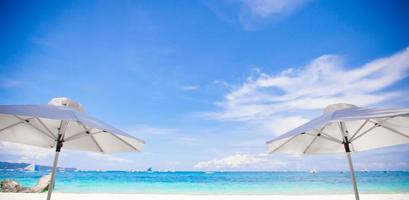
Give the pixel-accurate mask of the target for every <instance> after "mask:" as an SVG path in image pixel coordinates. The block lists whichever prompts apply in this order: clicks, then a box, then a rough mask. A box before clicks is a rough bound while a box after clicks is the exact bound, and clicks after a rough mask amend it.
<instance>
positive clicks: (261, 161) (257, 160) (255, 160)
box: [194, 154, 287, 170]
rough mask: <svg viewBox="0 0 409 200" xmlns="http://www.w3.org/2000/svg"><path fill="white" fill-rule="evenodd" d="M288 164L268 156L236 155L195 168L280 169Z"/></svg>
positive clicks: (206, 162) (199, 164) (204, 163)
mask: <svg viewBox="0 0 409 200" xmlns="http://www.w3.org/2000/svg"><path fill="white" fill-rule="evenodd" d="M286 164H287V163H286V162H284V161H281V160H278V159H273V158H272V157H271V156H268V155H267V154H234V155H230V156H227V157H225V158H221V159H214V160H209V161H201V162H198V163H197V164H196V165H195V166H194V168H196V169H206V170H221V169H223V170H229V169H235V170H239V169H256V170H257V169H258V170H262V169H269V170H272V169H278V168H282V167H283V166H285V165H286Z"/></svg>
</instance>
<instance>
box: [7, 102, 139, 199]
mask: <svg viewBox="0 0 409 200" xmlns="http://www.w3.org/2000/svg"><path fill="white" fill-rule="evenodd" d="M0 140H3V141H8V142H15V143H22V144H28V145H34V146H39V147H44V148H55V150H56V153H55V158H54V163H53V168H52V174H51V181H50V185H49V190H48V195H47V200H49V199H50V198H51V193H52V190H53V188H54V181H55V173H56V169H57V162H58V156H59V152H60V150H61V148H62V147H63V146H64V148H65V149H74V150H83V151H91V152H98V153H117V152H132V151H141V150H142V146H143V145H144V143H145V142H144V141H142V140H139V139H137V138H135V137H133V136H130V135H128V134H126V133H124V132H123V131H121V130H118V129H116V128H114V127H112V126H110V125H108V124H106V123H104V122H102V121H99V120H97V119H95V118H93V117H91V116H89V115H87V114H86V113H85V112H84V110H83V108H82V107H81V106H80V105H79V104H78V103H76V102H74V101H72V100H70V99H68V98H54V99H52V100H51V101H50V102H49V104H48V105H0Z"/></svg>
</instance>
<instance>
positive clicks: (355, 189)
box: [344, 137, 359, 200]
mask: <svg viewBox="0 0 409 200" xmlns="http://www.w3.org/2000/svg"><path fill="white" fill-rule="evenodd" d="M344 147H345V152H346V154H347V157H348V164H349V171H350V172H351V177H352V186H353V187H354V194H355V200H359V193H358V186H357V185H356V178H355V171H354V166H353V164H352V157H351V150H350V149H349V142H348V138H347V137H345V141H344Z"/></svg>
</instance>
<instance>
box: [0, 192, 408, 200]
mask: <svg viewBox="0 0 409 200" xmlns="http://www.w3.org/2000/svg"><path fill="white" fill-rule="evenodd" d="M46 197H47V194H23V193H0V199H4V200H6V199H10V200H11V199H13V200H27V199H30V200H44V199H46ZM52 199H53V200H111V199H113V200H131V199H136V200H190V199H192V200H249V199H256V200H307V199H313V200H353V199H354V196H353V195H173V194H172V195H161V194H71V193H55V194H53V198H52ZM408 199H409V194H362V195H361V200H408Z"/></svg>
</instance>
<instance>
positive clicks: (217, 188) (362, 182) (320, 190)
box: [0, 171, 409, 194]
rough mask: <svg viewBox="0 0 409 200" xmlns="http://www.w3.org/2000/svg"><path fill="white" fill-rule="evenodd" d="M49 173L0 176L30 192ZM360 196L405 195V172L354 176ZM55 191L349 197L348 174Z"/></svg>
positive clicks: (122, 183) (106, 183)
mask: <svg viewBox="0 0 409 200" xmlns="http://www.w3.org/2000/svg"><path fill="white" fill-rule="evenodd" d="M46 173H48V172H16V171H13V172H10V171H0V179H1V180H2V179H6V178H8V179H15V180H17V181H19V182H20V183H22V184H23V185H24V186H32V185H34V184H35V183H36V181H37V180H38V179H39V178H40V177H41V176H42V175H44V174H46ZM357 179H358V187H359V191H360V192H361V193H409V172H387V173H385V172H357ZM56 191H58V192H72V193H156V194H159V193H161V194H329V193H351V192H352V186H351V180H350V175H349V172H344V173H340V172H320V173H316V174H310V173H307V172H215V173H205V172H154V173H147V172H59V173H58V175H57V184H56Z"/></svg>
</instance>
